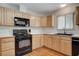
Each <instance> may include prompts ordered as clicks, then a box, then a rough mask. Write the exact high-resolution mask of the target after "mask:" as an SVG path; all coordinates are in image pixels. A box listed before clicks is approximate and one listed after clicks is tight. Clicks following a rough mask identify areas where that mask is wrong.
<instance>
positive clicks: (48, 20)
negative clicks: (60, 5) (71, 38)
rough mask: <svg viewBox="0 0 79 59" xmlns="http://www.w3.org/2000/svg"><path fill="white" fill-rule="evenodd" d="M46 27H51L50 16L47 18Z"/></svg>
mask: <svg viewBox="0 0 79 59" xmlns="http://www.w3.org/2000/svg"><path fill="white" fill-rule="evenodd" d="M47 26H48V27H52V16H51V15H50V16H47Z"/></svg>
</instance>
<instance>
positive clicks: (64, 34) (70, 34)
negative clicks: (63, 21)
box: [57, 33, 72, 36]
mask: <svg viewBox="0 0 79 59" xmlns="http://www.w3.org/2000/svg"><path fill="white" fill-rule="evenodd" d="M57 35H69V36H71V35H72V34H67V33H65V34H64V33H57Z"/></svg>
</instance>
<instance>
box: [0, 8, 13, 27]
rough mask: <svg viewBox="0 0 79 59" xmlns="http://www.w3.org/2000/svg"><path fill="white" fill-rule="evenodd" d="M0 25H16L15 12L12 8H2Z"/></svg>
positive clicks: (0, 10)
mask: <svg viewBox="0 0 79 59" xmlns="http://www.w3.org/2000/svg"><path fill="white" fill-rule="evenodd" d="M0 25H2V26H6V25H9V26H12V25H14V10H13V9H10V8H4V7H0Z"/></svg>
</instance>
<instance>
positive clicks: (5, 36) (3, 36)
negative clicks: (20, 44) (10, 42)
mask: <svg viewBox="0 0 79 59" xmlns="http://www.w3.org/2000/svg"><path fill="white" fill-rule="evenodd" d="M10 37H14V36H13V35H0V39H1V38H10Z"/></svg>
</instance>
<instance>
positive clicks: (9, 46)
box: [1, 42, 15, 51]
mask: <svg viewBox="0 0 79 59" xmlns="http://www.w3.org/2000/svg"><path fill="white" fill-rule="evenodd" d="M14 48H15V43H14V42H7V43H1V51H5V50H9V49H14Z"/></svg>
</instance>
